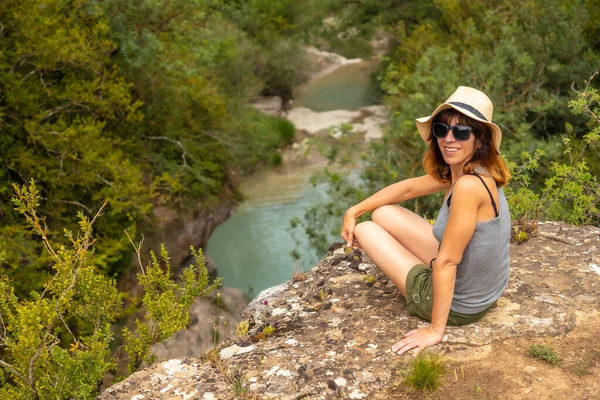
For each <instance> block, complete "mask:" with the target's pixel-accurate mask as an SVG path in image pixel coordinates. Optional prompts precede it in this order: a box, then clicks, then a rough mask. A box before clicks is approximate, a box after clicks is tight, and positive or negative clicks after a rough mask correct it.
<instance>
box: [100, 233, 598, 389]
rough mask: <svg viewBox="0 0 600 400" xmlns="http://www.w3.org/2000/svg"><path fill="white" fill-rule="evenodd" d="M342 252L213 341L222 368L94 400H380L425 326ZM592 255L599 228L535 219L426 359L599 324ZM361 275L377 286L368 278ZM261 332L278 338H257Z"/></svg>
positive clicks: (363, 261) (369, 269)
mask: <svg viewBox="0 0 600 400" xmlns="http://www.w3.org/2000/svg"><path fill="white" fill-rule="evenodd" d="M340 246H341V245H338V246H332V248H331V249H330V250H331V251H330V252H329V253H328V254H327V255H326V256H325V257H324V258H323V260H322V261H321V262H320V263H319V264H318V265H317V266H316V267H315V268H313V270H312V271H311V272H310V273H309V274H308V277H307V278H306V279H305V280H304V281H301V282H287V283H286V284H283V285H280V286H279V287H278V288H277V290H272V291H271V292H269V293H263V294H261V295H260V296H259V298H258V299H257V300H256V301H253V302H252V303H251V304H250V305H249V307H248V308H247V309H246V311H245V313H244V318H245V319H246V320H248V321H249V322H250V326H251V330H250V333H249V337H248V338H244V339H239V338H238V339H236V338H231V339H229V340H227V341H225V342H224V343H223V344H221V346H220V351H221V354H223V353H226V354H231V356H230V357H229V358H227V359H226V360H220V359H219V360H213V362H206V363H202V362H201V361H200V360H199V359H190V358H183V359H179V360H172V361H170V362H168V363H163V364H159V365H155V366H152V367H151V368H149V369H146V370H144V371H140V372H138V373H136V374H134V375H132V376H131V377H129V378H128V379H126V380H125V381H123V382H121V383H119V384H116V385H114V386H113V387H111V388H109V389H108V390H107V391H105V392H104V393H103V394H102V395H101V396H100V399H117V398H118V399H131V398H133V397H134V396H138V397H136V398H142V397H139V396H144V397H143V398H147V399H150V398H152V399H155V398H156V399H158V398H165V399H166V398H169V399H170V398H173V399H183V398H203V397H205V396H207V393H211V396H214V397H215V398H218V399H234V398H238V397H237V395H236V393H235V391H234V389H235V388H237V389H238V393H239V389H240V387H241V386H243V387H244V388H247V390H249V393H250V394H251V395H254V394H256V397H257V398H261V399H263V398H264V399H266V398H278V399H296V398H311V399H328V398H352V399H361V398H363V399H366V398H380V397H379V395H378V394H379V393H383V392H385V389H387V388H389V386H390V384H391V383H392V381H393V380H394V377H393V376H392V368H391V366H392V365H394V364H397V363H398V362H400V361H402V360H404V361H406V360H407V359H409V358H410V357H411V355H409V354H405V355H403V356H398V355H395V354H393V353H391V351H390V347H391V345H392V344H393V343H394V342H395V341H396V340H398V339H399V338H400V337H402V336H403V335H404V334H405V333H406V332H408V331H409V330H411V329H414V328H416V327H419V326H423V325H425V324H426V323H425V322H423V321H422V320H420V319H418V318H416V317H411V316H409V315H407V313H406V310H405V307H404V304H405V301H404V299H403V298H402V296H400V295H398V293H397V291H396V289H395V288H394V286H393V285H392V284H391V283H390V282H389V281H388V280H387V278H385V277H384V276H383V275H382V274H381V273H380V272H379V270H378V269H377V268H376V267H375V266H374V265H373V264H372V263H371V262H370V260H368V258H367V257H366V256H365V255H364V254H363V253H362V252H361V251H360V250H353V251H350V252H346V251H345V250H344V249H343V248H342V247H340ZM599 247H600V229H599V228H594V227H572V226H566V225H562V224H557V223H540V225H539V235H538V236H537V237H535V238H532V239H531V240H530V241H528V242H527V243H525V244H522V245H512V246H511V261H512V263H511V278H510V282H509V286H508V288H507V290H506V292H505V294H504V295H503V297H502V298H501V299H500V301H499V302H498V305H497V307H495V308H494V309H493V310H492V311H490V313H489V314H488V315H487V316H486V317H485V318H484V319H483V320H482V321H479V322H478V323H476V324H472V325H468V326H465V327H448V328H447V330H446V334H445V336H444V340H443V342H442V343H440V344H438V345H437V346H434V347H433V348H432V349H431V351H434V352H437V351H440V352H441V353H442V354H444V355H446V356H447V357H449V358H450V359H454V360H465V361H466V360H475V359H478V358H483V357H485V356H486V355H487V354H489V352H490V350H491V343H492V342H493V341H502V340H506V339H510V338H516V337H519V338H524V337H525V338H527V337H528V338H536V337H556V336H561V335H564V334H566V333H567V332H569V331H570V330H572V329H573V328H574V327H575V326H577V324H578V323H582V322H583V321H589V320H591V319H593V318H597V316H598V315H599V314H600V296H599V294H600V274H599V273H598V272H599V271H597V266H598V264H599V260H598V254H599V253H598V249H599ZM367 274H368V275H371V276H372V277H375V278H376V280H375V282H373V280H372V279H371V280H365V279H364V278H365V276H366V275H367ZM267 325H271V326H273V327H275V329H276V330H275V332H274V334H273V335H271V336H268V337H265V335H264V334H262V329H263V328H264V327H265V326H267ZM233 346H237V347H235V348H232V347H233ZM249 346H252V347H249ZM244 348H245V350H243V349H244ZM228 349H229V350H228ZM169 363H170V364H169ZM235 382H238V384H237V386H236V384H235Z"/></svg>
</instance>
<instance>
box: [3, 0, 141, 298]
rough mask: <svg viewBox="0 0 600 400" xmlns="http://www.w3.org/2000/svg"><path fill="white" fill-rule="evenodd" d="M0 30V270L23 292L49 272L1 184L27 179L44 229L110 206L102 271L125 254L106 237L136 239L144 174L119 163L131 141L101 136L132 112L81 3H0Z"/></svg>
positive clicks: (97, 20) (91, 14) (96, 14)
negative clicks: (125, 233)
mask: <svg viewBox="0 0 600 400" xmlns="http://www.w3.org/2000/svg"><path fill="white" fill-rule="evenodd" d="M41 9H43V12H40V10H41ZM0 21H1V22H2V26H1V28H2V29H0V35H1V37H2V40H1V41H0V87H2V92H1V93H0V130H1V131H2V134H1V135H0V159H1V161H0V163H1V164H2V169H1V172H0V180H1V181H2V183H3V184H2V185H0V187H2V189H1V190H0V217H1V218H2V227H1V228H0V237H1V241H2V243H3V246H4V248H5V249H10V250H11V251H10V254H8V257H7V260H6V261H5V262H4V263H3V267H4V269H5V271H6V273H7V274H8V275H9V276H11V277H13V278H16V279H15V281H17V282H32V283H33V285H31V286H30V288H31V287H34V288H39V287H40V286H39V285H40V284H41V282H43V281H44V280H45V278H46V277H47V276H48V274H49V273H50V270H49V269H48V264H47V263H45V262H44V260H43V258H42V259H40V254H41V252H40V250H41V248H40V246H39V244H33V243H32V242H31V240H30V236H29V235H28V234H26V233H25V232H24V231H23V230H22V229H21V228H20V227H19V225H18V223H17V222H16V215H15V213H14V211H13V210H12V209H11V207H10V201H9V199H10V197H11V193H10V182H17V183H25V182H27V181H28V180H29V179H30V178H35V179H36V180H37V181H38V182H39V184H40V186H41V187H42V188H43V189H42V207H43V211H44V213H46V214H47V215H49V216H50V219H49V221H48V223H49V224H50V225H54V224H57V225H59V224H60V225H63V226H67V227H73V226H74V225H75V223H76V220H75V219H74V218H73V217H72V215H74V214H76V210H80V211H82V212H84V213H85V214H86V215H87V216H88V217H91V216H93V215H94V214H95V213H96V212H97V211H98V205H99V204H102V203H103V202H104V200H108V201H109V203H110V204H111V207H110V208H109V209H108V210H107V214H108V215H107V218H106V219H105V220H104V221H102V222H100V223H99V224H98V226H97V231H98V237H100V238H102V239H103V241H102V244H101V245H100V246H99V248H98V250H99V252H98V253H97V254H96V258H97V263H98V265H100V266H102V267H103V268H104V269H107V270H108V266H109V265H111V264H112V265H115V264H118V263H119V262H121V263H122V262H123V260H122V257H123V253H124V252H125V249H126V247H127V243H126V241H125V240H123V239H122V238H120V236H122V235H120V234H118V235H117V234H115V232H122V229H123V227H128V228H129V229H130V230H132V231H133V230H135V227H136V225H137V223H138V222H139V221H141V220H142V216H143V215H145V214H146V213H147V212H148V210H149V208H150V207H151V204H150V198H151V194H150V193H148V191H147V190H146V189H145V188H144V185H143V184H141V183H142V182H144V177H143V173H142V171H141V169H140V168H139V167H138V166H136V165H134V164H133V163H132V162H131V160H130V159H129V157H128V154H130V153H131V152H132V147H131V141H130V140H129V139H128V138H127V137H126V136H123V135H118V134H115V132H114V131H113V130H111V129H110V126H111V125H113V124H116V123H120V122H121V121H134V120H136V119H138V118H140V114H139V112H138V111H137V109H138V108H139V105H140V104H139V103H138V102H136V101H134V100H133V99H132V97H131V95H130V85H129V84H128V83H127V82H126V81H125V80H124V79H123V78H122V76H121V75H120V71H119V68H118V67H117V66H115V65H114V64H113V63H111V62H110V55H111V53H112V52H113V51H114V50H115V46H114V44H113V43H112V42H111V41H110V40H108V37H107V35H108V31H109V26H108V24H107V23H106V21H105V19H104V18H103V16H102V13H101V12H100V11H99V10H98V9H96V8H94V7H90V5H89V4H88V2H86V1H83V0H74V1H66V0H56V1H44V2H41V3H40V2H39V1H28V0H26V1H13V0H8V1H7V2H4V3H3V6H2V7H1V8H0ZM13 250H14V251H13ZM21 250H23V251H22V252H21ZM17 277H18V278H17ZM20 286H22V288H23V289H25V287H24V285H23V284H22V283H21V284H20ZM18 291H19V292H20V290H19V289H18Z"/></svg>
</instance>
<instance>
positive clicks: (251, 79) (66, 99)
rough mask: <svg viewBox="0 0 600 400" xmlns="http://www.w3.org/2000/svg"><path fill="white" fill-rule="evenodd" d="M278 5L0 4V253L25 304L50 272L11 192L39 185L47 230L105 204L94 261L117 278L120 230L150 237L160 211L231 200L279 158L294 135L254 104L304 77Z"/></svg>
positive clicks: (125, 254) (284, 9)
mask: <svg viewBox="0 0 600 400" xmlns="http://www.w3.org/2000/svg"><path fill="white" fill-rule="evenodd" d="M277 4H279V5H278V6H277V7H275V3H272V2H265V1H253V2H239V3H236V2H227V3H224V2H217V1H214V2H213V1H198V0H195V1H188V0H170V1H158V0H144V1H137V0H125V1H121V0H119V1H117V0H109V1H96V0H43V1H39V0H24V1H21V0H19V1H17V0H7V1H5V2H3V3H2V6H0V88H1V92H0V131H1V135H0V164H1V166H2V168H0V218H1V222H2V223H1V226H0V243H2V249H4V250H6V258H5V260H4V261H3V263H2V270H3V274H5V275H7V276H9V277H10V278H11V280H12V281H13V282H14V284H15V289H16V292H17V293H18V294H19V295H23V294H27V293H29V291H30V290H32V289H40V288H41V287H42V283H43V282H44V281H45V280H46V279H47V278H48V277H49V275H50V274H51V269H50V265H51V263H50V262H49V260H48V258H47V254H46V253H45V252H43V250H42V246H41V245H40V244H39V242H38V241H36V240H34V239H32V237H31V235H30V234H29V233H28V232H27V231H26V230H25V229H24V228H23V227H22V225H21V224H20V220H19V218H18V215H17V213H16V212H15V211H14V210H13V209H12V206H11V203H10V198H11V196H12V195H13V192H12V189H11V183H17V184H24V183H26V182H28V181H29V179H32V178H33V179H35V180H36V181H37V183H38V185H39V186H40V188H41V200H40V210H41V212H43V214H44V215H47V216H48V224H49V226H50V227H51V228H56V227H67V228H69V229H73V228H74V227H75V226H76V224H77V218H75V215H76V214H77V212H78V211H82V212H83V213H84V214H85V215H86V216H88V217H92V216H93V215H94V214H95V213H96V212H97V211H98V209H99V207H100V206H101V205H102V204H103V202H104V201H107V202H108V205H107V207H106V209H105V214H106V215H105V217H104V218H102V219H101V220H99V221H98V222H97V224H96V227H95V229H96V237H98V239H99V241H98V244H97V246H96V250H95V253H94V259H95V260H94V262H95V263H96V265H98V267H99V268H101V270H102V271H104V272H105V273H108V274H109V275H111V276H115V277H118V276H119V275H120V274H121V273H122V272H123V271H124V270H126V269H127V268H129V267H130V264H131V262H130V260H131V258H130V254H131V250H132V249H131V246H130V244H129V242H128V240H127V238H126V237H125V236H124V235H123V230H124V229H127V230H128V231H129V232H130V233H132V234H135V232H140V231H142V232H147V231H149V230H151V229H152V227H153V222H152V218H153V214H152V209H153V207H155V206H156V205H157V204H168V205H169V206H170V207H172V208H176V209H184V208H186V207H187V208H193V207H198V204H200V205H201V206H202V207H211V206H212V205H214V204H217V203H218V202H220V201H228V202H235V201H236V200H238V199H239V198H240V195H239V193H238V192H237V184H236V179H235V175H236V174H237V175H239V174H245V173H249V172H251V171H252V170H254V169H255V168H256V167H257V166H259V165H273V164H276V163H278V162H280V161H281V158H280V156H279V153H278V149H279V148H280V147H281V146H282V145H284V144H285V143H287V142H289V141H290V140H291V139H292V138H293V136H294V131H293V129H292V128H291V125H290V124H289V123H286V122H285V121H283V120H281V119H276V118H269V117H266V116H264V115H262V114H260V113H258V112H256V111H254V110H253V108H252V107H250V105H249V104H250V102H251V101H252V100H253V99H254V98H255V97H256V96H257V95H258V94H260V93H261V92H262V93H270V94H280V95H283V96H289V92H290V85H293V84H296V83H297V81H298V80H299V79H301V76H302V74H301V71H302V68H300V67H301V64H302V62H303V59H302V54H303V53H302V52H301V51H299V47H298V40H295V39H294V38H295V37H296V36H297V35H299V33H298V32H297V31H296V30H294V29H296V28H294V24H293V21H291V20H290V18H291V17H293V15H294V14H291V16H288V14H289V9H290V7H291V6H290V4H291V2H290V1H281V2H279V3H277ZM267 21H274V22H272V23H270V24H267V23H266V22H267ZM254 24H258V25H256V26H254ZM257 27H260V29H258V30H257ZM51 230H52V229H51ZM54 239H58V240H62V239H61V237H60V236H58V237H55V238H54Z"/></svg>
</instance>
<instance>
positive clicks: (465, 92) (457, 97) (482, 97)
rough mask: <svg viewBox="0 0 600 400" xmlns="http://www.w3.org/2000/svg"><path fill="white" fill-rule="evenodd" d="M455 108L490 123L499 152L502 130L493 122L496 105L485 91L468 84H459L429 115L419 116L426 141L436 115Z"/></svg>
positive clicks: (418, 124)
mask: <svg viewBox="0 0 600 400" xmlns="http://www.w3.org/2000/svg"><path fill="white" fill-rule="evenodd" d="M448 108H453V109H455V110H456V111H458V112H460V113H461V114H464V115H466V116H467V117H469V118H473V119H476V120H477V121H480V122H483V123H484V124H486V125H488V126H489V127H490V129H491V130H492V135H493V136H494V137H493V141H494V145H495V146H496V150H498V153H499V152H500V142H501V141H502V130H500V127H499V126H498V125H496V124H494V123H493V122H492V114H493V113H494V105H493V104H492V101H491V100H490V98H489V97H487V96H486V94H485V93H483V92H481V91H479V90H477V89H473V88H470V87H467V86H459V87H458V89H456V91H455V92H454V93H452V96H450V97H449V98H448V100H446V102H445V103H442V104H440V105H439V106H438V108H436V109H435V111H434V112H433V113H432V114H431V115H430V116H428V117H423V118H417V119H416V120H415V121H416V123H417V129H418V130H419V133H420V134H421V137H422V138H423V140H424V141H426V142H429V140H431V138H432V135H431V123H432V121H433V119H434V117H435V116H436V115H437V114H438V113H439V112H440V111H442V110H446V109H448Z"/></svg>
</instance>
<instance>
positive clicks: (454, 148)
mask: <svg viewBox="0 0 600 400" xmlns="http://www.w3.org/2000/svg"><path fill="white" fill-rule="evenodd" d="M444 150H446V151H447V152H448V153H456V152H457V151H458V150H460V149H457V148H456V147H444Z"/></svg>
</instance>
